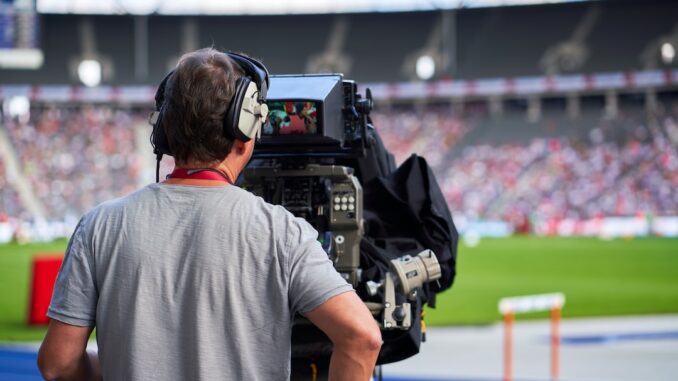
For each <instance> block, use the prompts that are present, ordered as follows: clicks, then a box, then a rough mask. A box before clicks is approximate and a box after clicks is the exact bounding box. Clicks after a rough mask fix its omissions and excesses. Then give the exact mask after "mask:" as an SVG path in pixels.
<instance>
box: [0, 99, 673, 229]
mask: <svg viewBox="0 0 678 381" xmlns="http://www.w3.org/2000/svg"><path fill="white" fill-rule="evenodd" d="M147 111H148V110H132V109H123V108H114V107H110V106H104V105H99V106H93V105H86V106H77V107H76V106H63V105H60V106H58V107H53V106H39V107H33V108H32V109H31V111H30V117H28V118H21V117H11V118H10V117H6V116H3V119H2V129H3V132H4V135H5V137H6V139H8V140H9V144H10V146H11V147H12V148H13V151H14V154H15V156H16V158H17V160H18V163H19V167H20V168H18V170H19V171H20V172H21V173H22V174H23V176H24V177H25V178H26V179H27V180H28V182H29V183H30V185H31V188H32V193H33V195H34V196H35V198H37V200H39V203H40V204H42V205H43V206H44V208H45V209H46V216H45V218H46V219H47V220H49V221H62V222H63V221H66V220H68V221H77V219H78V218H79V217H80V216H81V215H82V213H84V212H85V211H86V210H88V209H89V208H91V207H93V206H95V205H96V204H98V203H100V202H103V201H105V200H108V199H112V198H115V197H119V196H122V195H125V194H128V193H130V192H132V191H133V190H134V189H136V188H138V187H139V186H141V185H143V184H145V183H147V182H148V181H149V179H148V175H149V171H151V172H152V171H154V169H155V168H154V166H153V164H154V163H153V161H152V156H150V157H149V155H148V154H150V151H149V149H148V147H147V146H146V145H147V144H148V143H147V142H148V140H147V139H148V136H147V134H148V130H147V129H146V130H143V131H142V130H140V127H139V126H140V125H143V124H145V116H146V115H147ZM483 118H485V119H483ZM488 118H489V117H488V115H487V113H486V112H485V114H483V112H469V111H468V110H467V111H466V112H464V113H460V112H457V111H454V109H453V107H450V106H449V104H448V105H428V106H423V105H419V106H409V107H388V108H383V109H378V110H376V111H375V112H374V113H373V117H372V119H373V122H374V125H375V126H376V128H377V131H378V132H379V133H380V135H381V136H382V138H383V140H384V143H385V145H386V147H387V148H388V149H389V150H391V151H392V152H393V153H394V155H395V156H396V160H397V162H398V163H401V162H403V161H404V160H405V159H406V158H407V157H408V156H409V155H411V154H412V153H417V154H419V155H421V156H424V157H425V158H426V159H427V160H428V162H429V164H430V165H431V167H432V168H433V170H434V172H435V173H436V175H437V177H438V182H439V184H440V186H441V187H442V190H443V193H444V195H445V197H446V199H447V201H448V203H449V205H450V209H451V210H452V211H453V212H454V213H455V216H459V215H461V216H463V217H464V218H467V219H471V220H499V221H506V222H509V223H511V224H512V226H514V227H515V228H516V229H518V230H526V231H527V230H529V226H530V222H531V221H534V220H550V219H579V220H581V219H590V218H596V217H602V216H635V215H639V214H643V215H674V216H676V215H678V192H675V189H678V154H677V152H678V149H677V147H678V124H677V123H676V119H675V118H674V117H671V116H670V115H669V116H664V117H662V118H660V119H658V122H657V123H654V124H651V125H650V126H648V124H647V123H644V122H643V121H639V120H637V119H628V118H627V119H623V118H619V119H613V120H610V119H605V118H603V117H601V118H600V121H599V122H598V123H596V124H595V125H594V126H590V127H587V128H584V129H583V130H584V131H586V134H584V135H581V134H579V135H577V136H574V135H572V136H560V137H553V136H550V137H544V136H542V137H539V136H534V137H532V138H530V139H528V140H526V141H522V142H513V143H510V144H507V143H504V144H501V143H498V144H485V143H482V142H480V143H478V142H476V143H473V144H465V143H464V141H465V137H466V136H468V135H469V134H471V133H472V132H473V131H474V128H476V126H477V124H478V123H479V121H480V120H485V122H487V120H489V119H488ZM495 123H499V124H501V123H502V120H501V118H496V119H495ZM501 127H502V126H499V128H501ZM519 127H520V126H519ZM579 130H582V129H579ZM141 137H143V139H142V138H141ZM140 152H144V153H143V154H141V153H140ZM6 164H7V163H6V162H4V161H3V160H2V155H0V224H3V223H4V224H5V225H7V223H8V221H11V220H15V221H26V220H30V219H31V218H33V217H34V216H32V215H31V214H30V213H29V212H28V210H30V208H26V205H25V203H26V197H23V198H22V197H19V193H18V192H19V190H18V189H19V187H17V186H16V185H15V184H13V182H12V181H11V178H10V174H9V173H8V169H7V165H6ZM171 167H172V162H171V159H170V160H167V159H165V160H163V164H162V166H161V177H163V176H164V174H166V173H168V172H169V171H170V170H171Z"/></svg>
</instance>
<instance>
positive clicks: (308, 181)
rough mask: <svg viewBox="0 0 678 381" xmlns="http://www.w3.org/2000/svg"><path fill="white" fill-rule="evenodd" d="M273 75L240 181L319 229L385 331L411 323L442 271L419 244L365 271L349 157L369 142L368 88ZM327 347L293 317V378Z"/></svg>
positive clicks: (359, 204)
mask: <svg viewBox="0 0 678 381" xmlns="http://www.w3.org/2000/svg"><path fill="white" fill-rule="evenodd" d="M270 79H271V86H270V89H269V92H268V97H267V105H268V108H269V117H268V121H267V122H266V123H265V124H264V126H263V127H262V135H261V139H260V141H259V142H258V143H257V147H256V149H255V151H254V157H253V160H252V162H251V163H250V165H249V166H248V168H246V170H245V171H244V176H243V183H242V184H241V185H242V186H243V187H244V188H245V189H248V190H250V191H251V192H253V193H255V194H256V195H258V196H261V197H262V198H264V199H265V200H266V201H267V202H269V203H272V204H278V205H282V206H283V207H285V208H286V209H287V210H289V211H290V212H291V213H293V214H295V215H296V216H297V217H301V218H304V219H305V220H307V221H308V222H309V223H310V224H311V225H313V227H314V228H316V230H318V232H319V241H320V242H321V244H322V246H323V248H324V250H325V251H326V252H327V254H328V256H329V258H330V259H331V260H332V261H333V263H334V266H335V268H336V269H337V271H338V272H339V273H340V274H341V275H342V276H343V277H344V278H345V279H346V280H347V281H348V282H349V283H351V284H352V285H353V287H354V288H355V289H356V290H361V292H359V295H363V296H365V297H363V300H364V301H365V303H366V305H367V306H368V308H369V309H370V311H371V312H372V314H373V316H374V317H375V319H376V320H377V321H378V323H379V325H380V328H381V329H382V332H385V331H393V330H401V331H406V330H409V329H410V328H411V326H412V324H413V320H414V319H418V318H419V317H418V316H414V312H413V311H414V308H413V306H412V305H411V304H410V302H413V301H416V299H417V290H418V289H419V288H420V287H422V286H423V285H425V284H426V283H428V282H434V281H436V280H437V279H438V278H440V276H441V269H440V265H439V263H438V261H437V258H436V255H435V254H434V253H433V252H432V251H431V250H416V251H414V252H409V253H404V254H403V255H400V256H399V257H396V258H395V259H392V260H391V261H390V263H389V264H388V271H386V272H385V275H384V276H383V277H382V278H381V279H365V278H366V277H364V276H363V274H362V271H363V269H362V268H361V240H362V239H363V237H364V236H365V228H364V222H363V211H364V205H363V187H362V184H361V181H360V179H359V176H358V175H357V174H356V171H355V168H354V166H352V165H351V164H350V163H352V162H357V160H361V159H364V158H365V156H366V150H367V149H369V148H370V147H369V144H370V143H369V141H368V139H367V134H368V128H369V127H370V126H369V123H370V120H369V114H370V111H371V110H372V107H373V102H372V96H371V93H370V90H369V89H367V90H366V92H365V97H363V96H361V95H360V94H359V93H358V89H357V84H356V83H355V82H354V81H350V80H345V79H343V76H342V75H340V74H322V75H279V76H271V77H270ZM347 163H348V164H347ZM361 297H362V296H361ZM330 353H331V343H330V342H329V340H328V339H327V338H325V337H324V336H323V335H322V334H320V333H319V331H317V330H316V329H315V328H314V327H313V326H312V325H311V324H310V323H309V322H307V321H305V319H303V318H302V317H298V318H297V319H295V326H294V328H293V337H292V357H293V378H295V379H298V377H295V375H294V372H295V370H294V360H295V358H308V357H314V358H318V357H322V356H327V355H329V354H330Z"/></svg>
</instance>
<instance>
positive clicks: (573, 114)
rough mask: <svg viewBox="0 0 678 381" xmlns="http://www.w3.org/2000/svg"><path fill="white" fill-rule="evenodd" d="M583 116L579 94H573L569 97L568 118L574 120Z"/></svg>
mask: <svg viewBox="0 0 678 381" xmlns="http://www.w3.org/2000/svg"><path fill="white" fill-rule="evenodd" d="M579 115H581V102H580V100H579V94H576V93H572V94H568V95H567V116H568V117H569V118H570V119H572V120H574V119H577V118H579Z"/></svg>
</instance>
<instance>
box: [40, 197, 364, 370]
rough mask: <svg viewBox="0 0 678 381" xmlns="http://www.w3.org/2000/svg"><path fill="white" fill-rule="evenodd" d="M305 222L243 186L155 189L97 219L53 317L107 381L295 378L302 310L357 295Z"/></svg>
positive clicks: (69, 257)
mask: <svg viewBox="0 0 678 381" xmlns="http://www.w3.org/2000/svg"><path fill="white" fill-rule="evenodd" d="M317 236H318V233H317V232H316V231H315V230H314V229H313V228H312V227H311V226H310V225H309V224H308V223H307V222H306V221H304V220H303V219H300V218H295V217H294V216H293V215H292V214H290V213H289V212H287V211H286V210H285V209H284V208H282V207H280V206H273V205H270V204H267V203H266V202H265V201H263V200H262V199H261V198H259V197H256V196H254V195H252V194H250V193H248V192H247V191H244V190H242V189H240V188H238V187H235V186H228V187H195V186H186V185H168V184H153V185H149V186H147V187H145V188H143V189H141V190H139V191H137V192H135V193H133V194H131V195H129V196H127V197H124V198H121V199H117V200H113V201H110V202H106V203H104V204H101V205H99V206H98V207H96V208H94V209H93V210H92V211H90V212H89V213H87V214H86V215H85V216H84V217H83V218H82V220H81V221H80V223H79V224H78V227H77V228H76V230H75V232H74V233H73V236H72V238H71V241H70V243H69V246H68V249H67V251H66V256H65V258H64V262H63V265H62V267H61V270H60V272H59V276H58V278H57V282H56V286H55V289H54V295H53V297H52V303H51V305H50V308H49V312H48V316H49V317H50V318H52V319H56V320H59V321H62V322H65V323H68V324H72V325H78V326H95V325H96V328H97V342H98V346H99V358H100V361H101V365H102V371H103V375H104V379H108V380H210V381H211V380H287V379H289V374H290V347H291V345H290V335H291V325H292V319H293V317H294V313H295V312H302V313H303V312H307V311H310V310H312V309H314V308H316V307H318V306H319V305H321V304H322V303H324V302H325V301H326V300H328V299H329V298H331V297H333V296H335V295H338V294H340V293H343V292H347V291H352V290H353V289H352V287H351V286H350V285H349V284H348V283H346V281H345V280H344V279H343V278H342V277H341V276H340V275H339V274H338V273H337V272H336V271H335V269H334V267H333V266H332V263H331V261H330V260H329V259H328V257H327V255H326V254H325V252H324V251H323V250H322V248H321V246H320V244H319V242H318V241H317Z"/></svg>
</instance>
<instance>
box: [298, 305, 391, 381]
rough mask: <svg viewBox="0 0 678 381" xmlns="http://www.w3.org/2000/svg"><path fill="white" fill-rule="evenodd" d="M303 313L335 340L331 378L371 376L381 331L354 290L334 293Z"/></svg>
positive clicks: (334, 380)
mask: <svg viewBox="0 0 678 381" xmlns="http://www.w3.org/2000/svg"><path fill="white" fill-rule="evenodd" d="M304 316H306V317H307V318H308V319H309V320H310V321H311V322H312V323H313V324H315V325H316V326H317V327H318V328H320V329H321V330H322V331H323V332H325V334H326V335H327V336H328V337H329V338H330V340H332V343H333V344H334V352H333V353H332V359H331V360H330V374H329V380H330V381H343V380H347V381H356V380H369V379H370V377H371V376H372V371H373V370H374V365H375V363H376V361H377V356H378V355H379V349H380V348H381V332H380V331H379V327H378V326H377V322H376V321H375V320H374V318H373V317H372V314H371V313H370V311H369V310H368V309H367V307H366V306H365V304H364V303H363V302H362V300H360V298H359V297H358V296H357V295H356V294H355V292H345V293H343V294H339V295H337V296H334V297H332V298H330V299H329V300H328V301H326V302H325V303H323V304H321V305H320V306H319V307H317V308H315V309H313V310H311V311H309V312H306V313H304Z"/></svg>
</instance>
